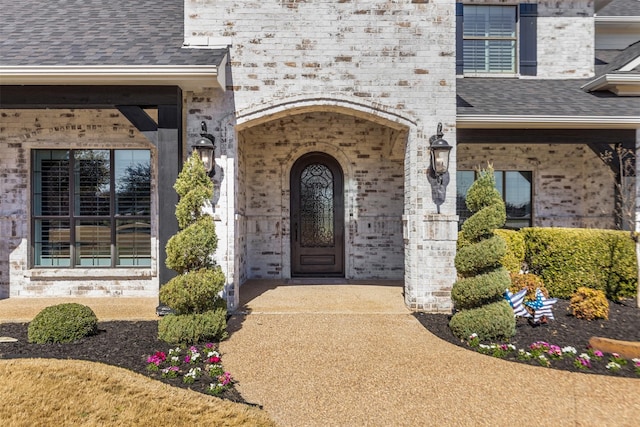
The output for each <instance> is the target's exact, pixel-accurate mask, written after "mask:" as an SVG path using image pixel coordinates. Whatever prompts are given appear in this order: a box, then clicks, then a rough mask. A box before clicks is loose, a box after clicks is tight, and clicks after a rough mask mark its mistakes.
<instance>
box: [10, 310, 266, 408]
mask: <svg viewBox="0 0 640 427" xmlns="http://www.w3.org/2000/svg"><path fill="white" fill-rule="evenodd" d="M27 328H28V323H5V324H0V336H4V337H11V338H16V339H18V342H13V343H0V359H15V358H46V359H77V360H87V361H91V362H101V363H106V364H109V365H114V366H118V367H121V368H125V369H129V370H131V371H134V372H137V373H140V374H142V375H145V376H148V377H151V378H154V379H157V380H160V381H163V382H166V383H168V384H171V385H172V386H176V387H182V388H187V389H191V390H194V391H197V392H200V393H206V388H207V387H208V385H209V384H210V383H211V382H212V381H211V380H210V379H209V378H206V377H202V378H201V379H199V380H197V381H195V382H194V383H193V384H185V383H184V382H183V380H182V378H181V377H178V378H162V377H161V374H160V373H159V372H150V371H149V370H147V365H148V364H147V357H149V356H151V355H153V354H154V353H155V352H156V351H162V352H164V353H166V354H168V353H169V350H170V349H171V348H175V347H176V346H175V345H169V344H167V343H165V342H164V341H160V340H158V338H157V336H158V322H156V321H145V322H127V321H116V322H100V323H99V324H98V334H97V335H93V336H90V337H86V338H83V339H81V340H79V341H77V342H74V343H69V344H30V343H29V342H28V340H27ZM221 359H222V365H223V367H224V355H221ZM231 374H232V375H233V372H232V373H231ZM217 397H220V398H222V399H226V400H230V401H233V402H238V403H244V404H249V405H252V404H251V403H248V402H246V401H245V400H244V399H243V398H242V396H241V395H240V393H238V391H236V390H235V388H233V387H232V388H231V389H228V390H225V391H223V392H222V393H221V394H219V395H218V396H217ZM253 406H258V405H253Z"/></svg>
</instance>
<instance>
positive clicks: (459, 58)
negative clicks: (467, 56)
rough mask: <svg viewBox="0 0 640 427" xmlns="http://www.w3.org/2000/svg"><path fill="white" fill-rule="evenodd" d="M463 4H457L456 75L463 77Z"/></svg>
mask: <svg viewBox="0 0 640 427" xmlns="http://www.w3.org/2000/svg"><path fill="white" fill-rule="evenodd" d="M462 11H463V4H462V3H456V74H458V75H461V74H462V73H463V68H464V67H463V66H464V60H463V58H464V57H463V43H462V25H463V22H464V19H463V12H462Z"/></svg>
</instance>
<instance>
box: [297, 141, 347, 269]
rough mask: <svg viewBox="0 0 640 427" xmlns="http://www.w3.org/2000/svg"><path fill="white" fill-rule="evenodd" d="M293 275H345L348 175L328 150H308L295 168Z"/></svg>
mask: <svg viewBox="0 0 640 427" xmlns="http://www.w3.org/2000/svg"><path fill="white" fill-rule="evenodd" d="M290 189H291V193H290V194H291V201H290V203H291V204H290V206H291V275H292V276H293V277H309V276H312V277H325V276H330V277H344V230H345V226H344V179H343V173H342V168H341V167H340V165H339V164H338V162H337V161H336V159H334V158H333V157H331V156H330V155H328V154H325V153H320V152H312V153H307V154H305V155H303V156H302V157H300V158H299V159H298V160H297V161H296V162H295V164H294V165H293V167H292V169H291V175H290Z"/></svg>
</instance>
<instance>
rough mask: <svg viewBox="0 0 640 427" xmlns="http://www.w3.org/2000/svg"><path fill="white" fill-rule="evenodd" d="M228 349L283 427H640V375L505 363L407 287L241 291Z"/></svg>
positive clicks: (243, 381) (240, 375)
mask: <svg viewBox="0 0 640 427" xmlns="http://www.w3.org/2000/svg"><path fill="white" fill-rule="evenodd" d="M242 291H243V292H242V293H241V295H242V296H243V301H242V302H243V304H244V310H245V311H246V314H237V315H234V316H233V317H232V318H231V320H230V323H229V330H230V332H231V336H230V338H229V339H228V340H227V341H225V342H223V343H222V345H221V350H222V352H223V361H224V366H225V369H227V370H229V371H230V372H232V373H233V375H234V377H235V378H236V379H237V380H238V389H239V390H240V392H241V393H242V395H243V396H244V397H245V399H247V400H248V401H250V402H256V403H259V404H262V405H263V406H264V409H265V410H266V411H267V412H268V413H269V414H270V415H271V416H272V417H273V418H274V419H275V420H276V422H277V423H278V424H279V425H282V426H464V425H473V426H477V425H491V426H529V425H555V426H637V425H638V422H639V420H640V398H639V397H638V396H639V395H640V394H639V393H640V379H626V378H614V377H608V376H598V375H589V374H579V373H570V372H564V371H557V370H552V369H547V368H542V367H535V366H527V365H524V364H517V363H512V362H506V361H503V360H499V359H495V358H491V357H488V356H483V355H480V354H477V353H474V352H472V351H469V350H465V349H462V348H460V347H457V346H453V345H451V344H449V343H446V342H444V341H442V340H440V339H438V338H436V337H435V336H434V335H432V334H431V333H429V332H428V331H426V330H425V329H424V328H423V327H422V326H421V325H420V323H419V322H418V321H417V320H416V319H415V318H414V317H413V316H412V315H411V314H410V312H409V311H408V310H407V309H406V308H405V307H404V303H403V298H402V287H401V286H382V285H368V286H367V285H312V284H304V285H302V284H301V285H280V286H277V287H276V286H274V283H273V282H259V281H251V282H248V283H246V284H245V285H243V287H242Z"/></svg>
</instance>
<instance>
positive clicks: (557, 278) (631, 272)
mask: <svg viewBox="0 0 640 427" xmlns="http://www.w3.org/2000/svg"><path fill="white" fill-rule="evenodd" d="M520 233H522V236H523V237H524V241H525V262H526V263H527V264H528V267H529V270H530V271H531V272H532V273H534V274H537V275H538V276H540V277H542V279H543V280H544V283H545V286H546V287H547V289H548V291H549V294H550V295H551V296H552V297H556V298H565V299H568V298H570V297H571V295H572V294H573V293H574V292H575V291H576V290H577V289H578V288H579V287H587V288H591V289H598V290H601V291H603V292H604V293H605V295H606V296H607V298H608V299H610V300H612V301H617V300H619V299H621V298H631V297H634V296H635V295H636V292H637V277H638V276H637V265H636V252H635V242H634V241H633V240H632V239H631V238H630V237H629V233H628V232H626V231H615V230H594V229H581V228H537V227H534V228H523V229H521V230H520Z"/></svg>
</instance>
